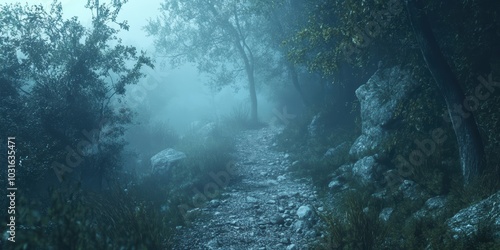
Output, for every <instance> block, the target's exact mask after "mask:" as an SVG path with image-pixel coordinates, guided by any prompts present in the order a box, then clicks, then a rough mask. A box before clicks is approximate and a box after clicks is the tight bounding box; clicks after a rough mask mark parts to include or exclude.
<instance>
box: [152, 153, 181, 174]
mask: <svg viewBox="0 0 500 250" xmlns="http://www.w3.org/2000/svg"><path fill="white" fill-rule="evenodd" d="M184 158H186V154H184V153H183V152H180V151H177V150H175V149H173V148H167V149H165V150H162V151H161V152H159V153H158V154H156V155H154V156H153V157H151V160H150V161H151V167H152V170H153V173H158V172H167V171H168V170H169V169H170V167H171V166H172V165H173V164H174V163H176V162H178V161H180V160H182V159H184Z"/></svg>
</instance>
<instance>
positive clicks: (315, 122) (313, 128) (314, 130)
mask: <svg viewBox="0 0 500 250" xmlns="http://www.w3.org/2000/svg"><path fill="white" fill-rule="evenodd" d="M320 118H321V114H317V115H315V116H314V117H313V119H312V121H311V123H309V125H308V126H307V132H308V133H309V136H311V137H316V136H317V134H318V132H319V131H318V130H319V120H320Z"/></svg>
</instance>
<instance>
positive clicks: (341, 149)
mask: <svg viewBox="0 0 500 250" xmlns="http://www.w3.org/2000/svg"><path fill="white" fill-rule="evenodd" d="M347 150H349V144H347V142H342V143H341V144H339V145H337V146H336V147H333V148H329V149H328V150H327V151H326V153H325V154H324V155H323V157H325V158H326V157H337V156H341V155H342V154H344V153H345V151H347Z"/></svg>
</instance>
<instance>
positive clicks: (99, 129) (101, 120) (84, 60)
mask: <svg viewBox="0 0 500 250" xmlns="http://www.w3.org/2000/svg"><path fill="white" fill-rule="evenodd" d="M123 3H124V2H122V1H114V2H113V4H99V1H93V0H89V1H88V2H87V5H86V7H87V8H88V9H89V10H90V11H92V13H93V17H92V27H90V28H86V27H84V26H82V25H81V24H80V22H79V21H78V19H77V18H76V17H73V18H71V19H69V20H64V19H63V17H62V7H61V4H59V3H57V2H54V3H53V4H52V6H51V9H50V10H49V11H47V10H45V9H44V7H43V6H42V5H33V6H29V5H26V6H24V7H23V6H21V5H19V4H15V5H1V6H0V27H1V29H2V31H6V32H2V33H1V35H0V41H2V43H1V45H0V46H1V48H2V51H5V52H6V53H8V52H10V54H9V56H8V57H2V58H0V60H2V63H4V62H6V64H5V65H8V66H7V67H6V69H8V70H2V75H1V79H2V85H5V84H7V85H9V86H12V88H11V89H12V91H13V92H14V94H11V96H14V97H15V98H17V100H21V101H22V102H18V103H22V106H21V107H22V108H20V110H21V111H22V112H21V113H19V116H18V117H16V118H14V117H11V116H5V117H4V116H2V119H4V120H6V122H7V123H6V124H11V123H16V125H17V126H18V127H20V128H18V129H17V130H18V131H16V132H17V133H18V135H19V137H22V141H23V143H25V145H24V146H23V147H22V148H23V149H24V151H21V152H19V154H18V155H20V157H24V159H26V160H25V161H24V163H23V164H24V165H26V166H25V167H24V168H25V170H24V171H23V172H22V173H23V174H25V176H24V178H27V179H39V180H38V182H40V181H43V180H40V179H45V181H47V180H50V179H54V178H50V177H48V176H47V174H48V173H49V171H51V172H52V170H53V172H54V173H55V175H52V176H54V177H56V176H57V177H58V178H59V179H67V178H68V177H70V176H73V177H74V178H78V179H79V180H80V181H81V182H82V183H83V184H88V186H89V187H90V188H96V189H99V188H100V186H101V184H102V180H103V178H104V177H105V176H106V174H109V173H110V172H112V171H113V170H115V169H116V168H117V167H118V166H119V165H118V163H119V161H118V160H117V156H118V155H119V153H120V151H121V148H122V146H123V143H122V142H121V141H120V137H121V135H122V134H123V131H124V127H123V125H124V124H126V123H128V122H129V121H130V112H129V111H128V110H127V109H126V108H125V107H118V106H117V104H118V100H119V97H121V96H123V95H124V94H125V86H126V85H129V84H135V83H137V82H138V81H139V79H140V78H141V77H142V76H143V74H142V73H141V72H140V70H141V68H142V67H144V66H149V67H153V64H152V61H151V59H150V58H148V57H147V56H145V54H144V53H143V52H142V53H141V54H138V53H137V51H136V48H135V47H132V46H124V45H122V44H121V41H120V40H119V39H118V38H117V37H116V34H117V33H118V31H119V30H122V29H123V30H127V29H128V26H127V23H126V22H118V21H117V20H116V18H117V15H118V13H119V11H120V8H121V6H122V4H123ZM113 26H114V27H113ZM4 72H7V73H5V74H4ZM9 72H10V73H9ZM5 79H8V80H7V81H5ZM2 112H5V110H2ZM2 124H4V122H2ZM4 129H5V131H11V129H12V128H11V127H5V128H3V129H2V131H4ZM28 150H29V151H28ZM68 159H70V160H68Z"/></svg>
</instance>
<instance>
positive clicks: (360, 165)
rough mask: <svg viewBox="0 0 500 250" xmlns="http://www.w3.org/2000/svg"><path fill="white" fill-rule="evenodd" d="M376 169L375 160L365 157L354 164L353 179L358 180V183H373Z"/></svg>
mask: <svg viewBox="0 0 500 250" xmlns="http://www.w3.org/2000/svg"><path fill="white" fill-rule="evenodd" d="M376 167H377V163H376V162H375V158H374V157H373V156H367V157H363V158H362V159H360V160H359V161H357V162H356V163H354V166H353V167H352V173H353V175H354V176H355V177H357V178H359V179H360V182H361V183H363V184H367V183H373V182H374V179H373V173H374V171H375V168H376Z"/></svg>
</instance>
